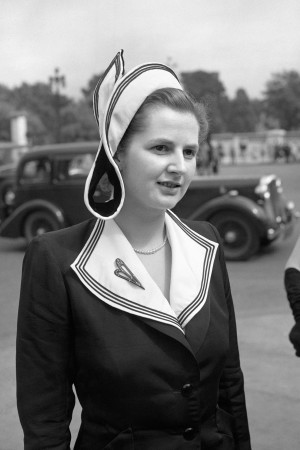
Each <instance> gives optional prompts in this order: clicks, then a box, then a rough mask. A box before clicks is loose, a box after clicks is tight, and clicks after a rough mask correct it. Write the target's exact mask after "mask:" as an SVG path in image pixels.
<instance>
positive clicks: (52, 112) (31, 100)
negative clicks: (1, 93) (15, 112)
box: [13, 83, 70, 143]
mask: <svg viewBox="0 0 300 450" xmlns="http://www.w3.org/2000/svg"><path fill="white" fill-rule="evenodd" d="M13 99H14V104H15V106H16V108H17V109H21V110H25V111H26V112H27V114H28V117H32V120H31V125H32V128H31V129H30V136H31V138H32V140H33V142H34V143H35V142H36V140H38V142H39V143H40V142H41V141H43V143H49V142H55V141H56V131H57V130H56V126H57V117H56V115H57V111H56V109H57V105H56V101H57V98H56V96H55V95H54V94H53V93H52V91H51V87H50V85H49V84H46V83H35V84H33V85H29V84H28V83H23V84H22V85H21V86H20V87H17V88H15V89H14V90H13ZM69 102H70V99H69V98H68V97H66V96H63V95H60V96H59V108H60V109H62V108H63V107H65V106H66V105H67V104H68V103H69ZM34 118H35V119H34ZM37 118H38V119H39V121H40V123H39V125H38V129H37V130H36V129H35V127H34V124H36V125H37V123H38V122H37V120H36V119H37ZM36 133H37V134H36ZM41 133H42V134H41Z"/></svg>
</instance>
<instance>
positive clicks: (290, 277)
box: [284, 236, 300, 356]
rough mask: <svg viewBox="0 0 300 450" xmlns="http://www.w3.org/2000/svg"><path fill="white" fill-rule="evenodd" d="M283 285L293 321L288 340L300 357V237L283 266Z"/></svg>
mask: <svg viewBox="0 0 300 450" xmlns="http://www.w3.org/2000/svg"><path fill="white" fill-rule="evenodd" d="M284 285H285V290H286V293H287V298H288V301H289V304H290V307H291V309H292V312H293V316H294V319H295V325H294V326H293V328H292V329H291V331H290V334H289V338H290V341H291V343H292V344H293V346H294V349H295V352H296V356H300V236H299V237H298V240H297V242H296V245H295V246H294V248H293V251H292V253H291V255H290V257H289V259H288V260H287V263H286V266H285V271H284Z"/></svg>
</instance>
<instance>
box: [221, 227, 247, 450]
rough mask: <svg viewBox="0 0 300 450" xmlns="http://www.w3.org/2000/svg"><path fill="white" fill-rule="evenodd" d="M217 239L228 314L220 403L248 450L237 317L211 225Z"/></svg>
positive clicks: (241, 445) (242, 447) (239, 441)
mask: <svg viewBox="0 0 300 450" xmlns="http://www.w3.org/2000/svg"><path fill="white" fill-rule="evenodd" d="M214 231H215V234H216V236H217V240H218V243H219V252H220V253H219V255H220V264H221V270H222V273H223V280H224V290H225V296H226V302H227V307H228V314H229V353H228V356H227V360H226V364H225V367H224V370H223V373H222V376H221V379H220V384H219V407H220V408H222V409H224V410H225V411H226V412H228V413H229V414H230V415H231V416H232V417H233V434H234V437H235V445H236V449H237V450H251V443H250V434H249V426H248V417H247V410H246V400H245V391H244V377H243V372H242V370H241V367H240V357H239V349H238V340H237V330H236V320H235V313H234V306H233V301H232V295H231V289H230V283H229V278H228V272H227V268H226V263H225V257H224V251H223V246H222V242H221V238H220V235H219V233H218V232H217V230H216V229H215V228H214Z"/></svg>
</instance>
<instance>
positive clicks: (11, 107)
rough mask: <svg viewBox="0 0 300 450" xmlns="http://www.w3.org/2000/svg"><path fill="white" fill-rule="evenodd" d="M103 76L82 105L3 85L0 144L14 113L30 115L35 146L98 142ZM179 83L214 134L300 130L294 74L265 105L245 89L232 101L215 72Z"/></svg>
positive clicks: (273, 85)
mask: <svg viewBox="0 0 300 450" xmlns="http://www.w3.org/2000/svg"><path fill="white" fill-rule="evenodd" d="M102 75H103V74H101V73H100V74H98V75H93V76H92V77H91V78H90V79H89V80H88V82H87V85H86V86H85V87H83V88H82V89H81V92H82V98H80V99H79V100H74V99H71V98H69V97H67V96H65V95H62V94H61V93H59V94H58V93H57V92H54V93H53V92H52V90H51V87H50V85H49V84H47V83H42V82H38V83H34V84H28V83H22V84H21V85H20V86H18V87H15V88H13V89H10V88H8V87H6V86H4V85H3V84H0V141H9V140H10V118H11V116H12V114H13V113H15V112H16V111H24V112H25V113H26V116H27V122H28V138H29V141H30V142H31V143H32V144H45V143H51V142H71V141H88V140H97V139H98V138H99V133H98V129H97V124H96V121H95V119H94V116H93V109H92V102H93V91H94V89H95V87H96V85H97V83H98V81H99V79H100V78H101V76H102ZM181 82H182V84H183V86H184V88H185V89H186V90H187V91H188V92H189V93H190V94H191V95H192V96H193V97H194V98H195V99H196V100H198V101H202V102H204V103H205V104H206V106H207V108H208V113H209V117H210V122H211V127H210V128H211V132H249V131H255V130H264V129H268V128H279V127H280V128H283V129H286V130H293V129H300V75H299V73H298V72H296V71H289V72H288V71H284V72H281V73H277V74H275V75H273V76H272V78H271V79H270V80H269V81H268V82H267V83H266V90H265V92H264V98H263V99H261V100H257V99H250V98H249V97H248V95H247V93H246V91H245V90H244V89H242V88H240V89H238V90H237V92H236V94H235V96H234V98H233V99H230V98H229V97H228V96H227V94H226V90H225V87H224V85H223V83H222V81H221V80H220V79H219V74H218V73H217V72H204V71H201V70H198V71H194V72H183V73H181Z"/></svg>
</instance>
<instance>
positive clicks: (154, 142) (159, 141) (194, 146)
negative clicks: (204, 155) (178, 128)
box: [148, 137, 199, 150]
mask: <svg viewBox="0 0 300 450" xmlns="http://www.w3.org/2000/svg"><path fill="white" fill-rule="evenodd" d="M148 144H149V145H157V144H160V145H161V144H169V145H174V142H173V141H172V140H170V139H167V138H163V137H162V138H159V137H158V138H155V139H151V140H150V141H149V142H148ZM184 147H188V148H191V149H194V150H199V145H198V144H194V143H193V144H192V143H191V144H185V146H184Z"/></svg>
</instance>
